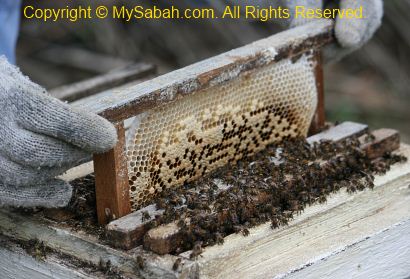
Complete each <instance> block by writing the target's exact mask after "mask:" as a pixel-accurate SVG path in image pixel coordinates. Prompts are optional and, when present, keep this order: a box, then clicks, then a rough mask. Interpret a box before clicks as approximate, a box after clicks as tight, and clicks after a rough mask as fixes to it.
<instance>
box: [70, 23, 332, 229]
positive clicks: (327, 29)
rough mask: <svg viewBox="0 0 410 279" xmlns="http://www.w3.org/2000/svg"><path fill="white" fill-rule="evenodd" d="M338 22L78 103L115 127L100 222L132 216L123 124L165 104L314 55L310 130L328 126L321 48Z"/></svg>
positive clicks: (99, 180) (102, 176) (103, 160)
mask: <svg viewBox="0 0 410 279" xmlns="http://www.w3.org/2000/svg"><path fill="white" fill-rule="evenodd" d="M333 39H334V37H333V23H332V21H328V20H321V21H316V22H312V23H309V24H307V25H305V26H301V27H297V28H294V29H290V30H287V31H284V32H281V33H278V34H276V35H273V36H271V37H268V38H266V39H262V40H259V41H256V42H254V43H252V44H249V45H246V46H244V47H240V48H237V49H234V50H231V51H229V52H226V53H223V54H221V55H218V56H215V57H212V58H210V59H206V60H204V61H201V62H198V63H195V64H193V65H190V66H187V67H185V68H182V69H179V70H176V71H173V72H170V73H168V74H165V75H162V76H159V77H156V78H154V79H151V80H148V81H146V82H142V83H140V84H137V85H135V86H132V87H129V88H124V89H121V90H110V91H107V92H103V93H101V94H97V95H93V96H90V97H87V98H84V99H81V100H79V101H76V102H74V103H72V104H73V106H75V107H79V108H82V109H86V110H88V111H93V112H95V113H97V114H99V115H101V116H102V117H104V118H106V119H108V120H109V121H111V122H112V123H114V124H115V125H116V127H117V131H118V137H119V139H120V140H119V141H118V143H117V146H116V147H115V148H114V149H113V150H111V151H109V152H107V153H105V154H99V155H96V156H94V170H95V174H96V200H97V215H98V221H99V223H100V224H106V223H108V222H109V221H111V220H113V219H116V218H120V217H122V216H125V215H127V214H129V213H130V212H131V209H130V206H129V193H128V170H127V166H126V164H124V160H125V158H126V156H125V141H124V138H125V129H123V128H121V127H123V126H124V120H126V119H129V118H131V117H134V116H136V115H138V114H140V113H142V112H144V111H147V110H149V109H152V108H155V107H157V106H160V105H165V104H168V103H171V102H173V101H175V100H178V99H180V98H183V97H184V96H187V95H189V94H193V93H195V92H198V91H199V90H203V89H206V88H209V87H211V86H215V85H221V84H223V83H226V82H229V81H232V80H234V79H236V78H239V77H241V76H243V75H245V74H246V73H247V72H249V71H251V70H255V69H258V68H261V67H264V66H267V65H270V64H273V63H277V62H279V61H282V60H284V59H291V60H292V61H297V60H298V59H299V58H300V57H301V56H302V55H303V54H305V53H311V54H312V53H313V54H314V55H313V57H314V59H315V63H316V68H315V78H316V86H317V90H318V107H317V110H316V114H315V116H314V118H313V123H312V126H311V130H310V132H311V133H313V132H316V131H318V130H320V129H321V128H322V127H323V126H324V122H325V117H324V106H323V105H324V93H323V73H322V66H321V59H320V49H321V48H322V47H324V46H325V45H327V44H329V43H331V42H332V41H333Z"/></svg>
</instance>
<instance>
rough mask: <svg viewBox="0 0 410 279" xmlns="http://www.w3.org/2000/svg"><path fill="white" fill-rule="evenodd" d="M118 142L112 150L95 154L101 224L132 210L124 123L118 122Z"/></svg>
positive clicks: (99, 219) (96, 187)
mask: <svg viewBox="0 0 410 279" xmlns="http://www.w3.org/2000/svg"><path fill="white" fill-rule="evenodd" d="M116 128H117V133H118V143H117V145H116V146H115V147H114V148H113V149H112V150H110V151H108V152H106V153H103V154H96V155H94V173H95V194H96V201H97V216H98V222H99V223H100V224H107V223H108V222H109V221H111V220H114V219H117V218H120V217H122V216H125V215H127V214H129V213H130V212H131V204H130V197H129V185H128V171H127V156H125V130H124V124H123V123H119V124H116Z"/></svg>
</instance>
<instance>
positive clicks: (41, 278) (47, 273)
mask: <svg viewBox="0 0 410 279" xmlns="http://www.w3.org/2000/svg"><path fill="white" fill-rule="evenodd" d="M6 241H7V247H0V278H2V279H53V278H58V279H74V278H76V279H77V278H79V279H87V278H89V279H97V278H98V277H97V276H94V275H92V274H87V273H86V272H83V271H81V270H79V269H73V268H72V266H71V267H70V266H69V265H67V264H65V263H64V261H62V260H58V259H56V258H53V257H48V258H46V259H44V260H43V261H38V260H36V259H34V258H33V257H32V256H30V255H28V254H27V253H26V252H25V251H24V250H23V249H21V248H20V247H18V246H17V245H15V244H14V243H12V242H9V240H7V239H5V238H4V237H0V242H3V243H5V242H6ZM100 278H101V277H100Z"/></svg>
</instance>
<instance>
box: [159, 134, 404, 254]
mask: <svg viewBox="0 0 410 279" xmlns="http://www.w3.org/2000/svg"><path fill="white" fill-rule="evenodd" d="M359 145H360V143H359V141H358V140H357V139H349V140H347V141H345V142H342V143H333V142H326V141H324V142H320V143H317V144H315V145H313V146H311V145H309V144H308V143H307V142H306V141H305V140H304V139H302V138H296V139H290V140H287V141H285V142H283V143H281V144H280V145H276V146H269V147H268V149H267V150H265V151H264V152H261V153H258V154H256V155H254V156H252V157H250V158H247V159H243V160H241V161H239V162H238V163H235V164H231V165H227V166H225V167H223V168H221V169H218V170H217V171H216V172H213V173H212V174H211V175H209V176H208V177H206V178H203V179H201V180H200V181H196V182H192V183H186V184H185V185H184V186H183V187H180V188H178V189H172V190H166V191H163V192H162V193H161V195H160V196H159V197H158V198H156V200H155V203H156V206H157V208H158V209H164V210H165V212H164V214H163V215H160V216H156V218H155V219H154V220H153V221H152V224H151V225H152V226H153V227H156V226H159V225H161V224H167V223H170V222H177V224H178V226H179V228H180V231H181V239H182V240H183V241H181V243H180V247H179V248H178V249H177V250H176V251H175V253H176V254H178V253H180V252H183V251H187V250H192V251H193V252H192V254H191V258H192V259H195V258H196V257H197V256H198V255H199V253H200V251H202V250H201V249H200V248H201V247H203V246H207V245H214V244H222V243H223V240H224V237H225V236H227V235H229V234H232V233H242V234H243V235H244V236H246V235H248V234H249V230H248V229H249V228H251V227H253V226H256V225H258V224H262V223H266V222H270V223H271V227H272V228H277V227H279V226H282V225H286V224H288V222H289V220H291V219H292V218H293V216H294V215H295V214H299V213H300V212H302V211H303V210H304V208H305V207H306V206H307V205H311V204H313V203H324V202H326V199H327V197H328V195H329V194H331V193H334V192H336V191H339V190H340V189H341V188H345V189H346V191H348V192H349V193H353V192H356V191H362V190H364V189H365V188H373V186H374V184H373V180H374V176H373V174H374V173H383V172H386V171H387V170H388V169H389V167H390V165H391V164H394V163H396V162H399V161H402V160H404V159H403V158H402V157H400V156H397V155H390V154H386V155H385V157H384V158H382V159H380V160H377V161H372V160H370V159H368V158H367V157H366V154H365V153H364V152H363V151H362V150H361V149H360V148H359ZM278 148H280V149H281V151H282V152H281V154H280V160H281V163H280V164H278V163H277V161H275V160H272V158H273V157H275V156H276V157H277V149H278ZM221 183H222V185H224V187H221ZM227 185H228V186H227Z"/></svg>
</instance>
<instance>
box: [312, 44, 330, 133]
mask: <svg viewBox="0 0 410 279" xmlns="http://www.w3.org/2000/svg"><path fill="white" fill-rule="evenodd" d="M314 57H315V63H316V66H315V79H316V89H317V108H316V113H315V115H314V116H313V120H312V124H311V126H310V129H309V135H315V134H317V133H319V132H320V131H322V130H323V128H324V127H325V122H326V116H325V88H324V78H323V64H322V63H323V61H322V53H321V51H317V52H316V53H315V55H314Z"/></svg>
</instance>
